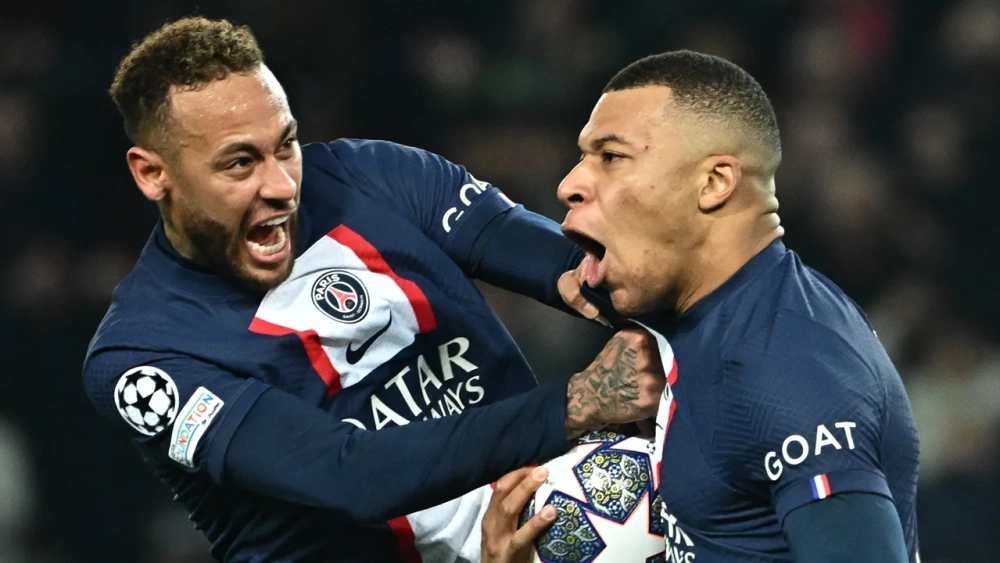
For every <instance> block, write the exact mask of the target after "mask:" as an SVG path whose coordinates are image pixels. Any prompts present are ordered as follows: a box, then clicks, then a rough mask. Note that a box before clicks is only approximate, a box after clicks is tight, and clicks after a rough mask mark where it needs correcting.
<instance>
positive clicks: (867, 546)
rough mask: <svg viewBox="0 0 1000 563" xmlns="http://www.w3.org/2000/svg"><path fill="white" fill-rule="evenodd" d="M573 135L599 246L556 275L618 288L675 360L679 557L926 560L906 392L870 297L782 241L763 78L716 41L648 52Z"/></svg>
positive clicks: (581, 215) (574, 284)
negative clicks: (699, 47) (867, 307)
mask: <svg viewBox="0 0 1000 563" xmlns="http://www.w3.org/2000/svg"><path fill="white" fill-rule="evenodd" d="M579 145H580V150H581V151H582V153H583V156H582V159H581V161H580V163H579V164H578V165H577V166H576V167H575V168H574V169H573V170H572V171H571V172H570V173H569V174H568V175H567V176H566V178H565V179H564V180H563V182H562V183H561V184H560V186H559V190H558V195H559V197H560V199H561V200H562V202H563V203H564V204H565V205H566V206H567V207H568V212H567V213H566V218H565V221H564V222H563V230H564V232H565V233H566V234H567V235H568V236H569V237H570V238H572V239H574V240H576V241H577V242H578V243H579V244H581V245H582V246H583V247H584V248H585V249H586V250H587V251H588V256H587V258H586V259H585V260H584V262H583V263H582V264H581V265H580V266H579V267H578V268H577V269H576V270H575V271H573V272H569V273H567V274H566V275H565V276H564V277H563V278H562V279H561V280H560V288H561V291H562V292H563V294H564V297H565V299H566V301H567V303H570V304H572V305H574V306H575V307H577V308H578V310H580V311H581V312H583V311H584V310H583V307H582V305H583V303H584V302H585V301H586V300H587V299H586V296H584V295H581V291H580V287H581V284H583V285H586V286H588V287H602V288H605V289H607V290H608V291H609V292H610V298H611V305H613V308H614V310H616V311H617V312H618V313H620V314H622V315H624V316H626V317H630V318H633V319H635V320H637V321H639V322H641V323H643V324H645V325H646V326H648V327H650V328H651V329H652V330H654V331H656V332H657V333H658V335H659V338H658V340H660V344H661V351H662V353H661V356H662V357H663V359H664V362H665V367H666V368H672V369H669V370H668V371H669V375H668V387H667V388H666V390H665V391H664V395H663V397H662V400H661V404H660V409H659V412H658V415H657V427H658V428H657V430H658V434H659V436H658V449H659V450H660V453H661V454H662V460H661V467H660V487H661V488H660V494H661V497H662V500H663V510H664V512H663V517H664V518H665V519H666V528H667V536H668V550H667V553H668V556H667V561H673V562H684V563H709V562H715V561H726V562H733V561H796V562H832V561H852V562H855V561H865V562H867V561H878V562H900V563H903V562H907V561H914V560H917V559H918V555H917V522H916V516H915V506H914V504H915V497H916V484H917V457H918V455H917V454H918V443H917V434H916V430H915V428H914V423H913V418H912V413H911V410H910V405H909V400H908V398H907V396H906V393H905V391H904V388H903V385H902V383H901V381H900V378H899V375H898V373H897V372H896V369H895V367H894V366H893V364H892V362H891V361H890V359H889V357H888V356H887V354H886V352H885V350H884V349H883V347H882V346H881V344H880V343H879V341H878V339H877V337H876V335H875V334H874V332H873V330H872V328H871V326H870V325H869V323H868V320H867V318H866V316H865V314H864V313H863V312H862V311H861V309H860V308H859V307H858V306H857V305H855V303H854V302H853V301H851V299H849V298H848V297H847V296H846V295H845V294H844V293H843V292H842V291H841V290H840V289H839V288H838V287H837V286H836V285H834V284H833V283H832V282H831V281H830V280H828V279H827V278H825V277H823V276H822V275H821V274H819V273H817V272H816V271H814V270H812V269H810V268H808V267H807V266H805V265H804V264H803V263H802V261H801V260H800V258H799V257H798V256H797V255H796V254H795V253H794V252H793V251H791V250H789V249H788V248H786V247H785V245H784V244H783V243H782V240H781V237H782V235H783V234H784V230H783V228H782V227H781V224H780V221H779V219H778V214H777V211H778V200H777V198H776V196H775V180H774V176H775V171H776V170H777V168H778V165H779V163H780V161H781V143H780V140H779V134H778V126H777V123H776V121H775V116H774V110H773V108H772V107H771V103H770V101H769V100H768V98H767V96H766V95H765V93H764V91H763V90H762V89H761V87H760V85H759V84H758V83H757V82H756V81H755V80H754V79H753V78H751V77H750V75H748V74H747V73H746V72H745V71H744V70H743V69H741V68H739V67H738V66H736V65H734V64H732V63H730V62H728V61H726V60H723V59H720V58H717V57H713V56H708V55H704V54H699V53H693V52H690V51H677V52H670V53H664V54H659V55H654V56H650V57H647V58H644V59H641V60H639V61H636V62H635V63H633V64H631V65H629V66H628V67H626V68H625V69H623V70H622V71H621V72H619V73H618V74H617V75H616V76H615V77H614V78H612V79H611V81H610V82H609V83H608V85H607V87H606V88H605V89H604V92H603V95H602V96H601V97H600V99H599V100H598V102H597V104H596V106H595V107H594V109H593V112H592V113H591V116H590V120H589V122H588V123H587V124H586V126H585V127H584V128H583V130H582V132H581V133H580V137H579ZM832 243H834V244H835V243H836V241H832ZM595 304H598V303H595ZM606 312H608V315H609V316H610V315H611V313H612V312H613V311H610V310H607V309H606ZM589 316H593V314H592V313H589ZM667 342H669V344H667ZM671 348H672V351H673V357H674V358H675V360H676V363H674V362H673V361H671V360H670V358H671Z"/></svg>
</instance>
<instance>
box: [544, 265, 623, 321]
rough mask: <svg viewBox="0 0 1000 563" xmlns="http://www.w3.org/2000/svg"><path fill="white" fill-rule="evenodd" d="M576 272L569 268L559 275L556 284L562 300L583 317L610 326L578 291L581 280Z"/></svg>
mask: <svg viewBox="0 0 1000 563" xmlns="http://www.w3.org/2000/svg"><path fill="white" fill-rule="evenodd" d="M578 269H579V268H578ZM576 272H577V270H570V271H569V272H565V273H563V275H561V276H559V283H558V284H557V285H558V287H559V295H561V296H562V298H563V302H565V303H566V305H568V306H569V307H570V308H571V309H573V310H574V311H576V312H577V313H580V315H581V316H583V318H585V319H590V320H596V321H598V322H601V323H602V324H604V325H606V326H610V325H609V324H608V321H607V320H605V319H604V317H602V316H601V312H600V311H599V310H598V309H597V307H596V306H595V305H594V304H593V303H591V302H590V301H587V299H586V298H585V297H584V296H583V294H582V293H580V285H581V282H580V281H579V279H578V276H577V273H576Z"/></svg>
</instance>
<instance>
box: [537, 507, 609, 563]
mask: <svg viewBox="0 0 1000 563" xmlns="http://www.w3.org/2000/svg"><path fill="white" fill-rule="evenodd" d="M545 504H551V505H553V506H555V507H556V508H557V509H559V518H557V519H556V521H555V523H553V524H552V526H550V527H549V528H548V529H547V530H545V532H543V533H542V536H541V537H540V538H539V540H540V541H539V543H540V544H541V545H542V546H543V547H542V548H541V549H540V550H539V556H540V557H541V559H542V561H545V563H590V562H591V561H593V560H594V559H596V558H597V556H598V555H599V554H600V553H601V552H602V551H604V547H605V544H604V541H603V540H601V537H600V536H599V535H598V534H597V530H596V529H594V524H593V523H592V522H591V521H590V517H589V516H587V513H586V511H584V510H583V508H581V507H580V504H579V503H578V502H577V501H575V500H574V499H571V498H569V497H568V496H566V495H564V494H562V493H560V492H558V491H555V492H553V493H552V496H550V497H549V500H548V501H547V502H546V503H545Z"/></svg>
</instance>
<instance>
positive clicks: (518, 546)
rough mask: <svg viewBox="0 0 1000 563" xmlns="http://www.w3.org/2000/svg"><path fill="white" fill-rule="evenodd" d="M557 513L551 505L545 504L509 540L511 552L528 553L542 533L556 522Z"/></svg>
mask: <svg viewBox="0 0 1000 563" xmlns="http://www.w3.org/2000/svg"><path fill="white" fill-rule="evenodd" d="M558 514H559V511H557V510H556V507H554V506H552V505H551V504H546V505H545V506H543V507H542V509H541V510H540V511H539V512H538V514H535V515H534V516H532V517H531V519H530V520H528V521H527V522H525V523H524V526H521V528H520V529H519V530H518V531H516V532H514V535H513V536H512V537H511V539H510V547H511V550H513V551H528V550H530V549H531V547H532V545H531V544H532V542H533V541H535V538H537V537H538V536H539V535H540V534H541V533H542V532H544V531H545V529H546V528H548V527H549V526H550V525H552V523H553V522H555V520H556V516H557V515H558Z"/></svg>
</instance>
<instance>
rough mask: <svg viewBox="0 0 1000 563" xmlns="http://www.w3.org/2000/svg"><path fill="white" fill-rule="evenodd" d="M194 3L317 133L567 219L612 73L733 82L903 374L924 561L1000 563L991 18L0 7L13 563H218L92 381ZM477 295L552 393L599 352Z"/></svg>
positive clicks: (0, 421)
mask: <svg viewBox="0 0 1000 563" xmlns="http://www.w3.org/2000/svg"><path fill="white" fill-rule="evenodd" d="M195 12H197V13H200V14H203V15H206V16H210V17H228V18H230V19H232V20H234V21H236V22H238V23H244V24H249V25H250V26H251V27H252V28H253V30H254V31H255V32H256V34H257V36H258V38H259V40H260V42H261V44H262V46H263V48H264V50H265V52H266V55H267V57H268V63H269V65H270V66H271V67H272V69H273V70H274V72H275V73H276V74H277V76H278V78H279V79H281V80H282V81H283V83H284V85H285V88H286V90H287V92H288V95H289V97H290V99H291V103H292V109H293V111H294V112H295V113H296V116H297V118H298V119H299V122H300V123H301V136H302V139H303V141H324V140H331V139H333V138H336V137H345V136H346V137H367V138H382V139H389V140H393V141H397V142H401V143H405V144H410V145H415V146H419V147H422V148H426V149H430V150H432V151H435V152H438V153H440V154H443V155H445V156H446V157H448V158H450V159H451V160H453V161H456V162H459V163H461V164H464V165H466V166H467V167H468V168H469V169H470V171H472V172H473V173H474V174H475V175H476V176H477V177H479V178H481V179H485V180H488V181H491V182H493V183H494V184H496V185H498V186H500V187H501V188H502V189H504V190H505V191H506V193H507V194H508V195H510V197H511V198H512V199H514V200H515V201H518V202H520V203H524V204H525V205H527V206H528V207H529V208H532V209H534V210H536V211H539V212H541V213H543V214H546V215H548V216H550V217H552V218H554V219H556V220H560V219H561V217H562V213H563V212H562V209H561V208H560V205H559V203H558V201H557V200H556V197H555V188H556V186H557V185H558V182H559V180H560V179H561V178H562V176H563V174H565V173H566V172H567V171H568V170H569V169H570V168H571V167H572V166H573V165H574V163H575V161H576V159H577V157H578V153H577V150H576V148H575V139H576V136H577V133H578V132H579V129H580V128H581V127H582V126H583V124H584V123H585V122H586V120H587V118H588V115H589V113H590V109H591V107H592V106H593V104H594V102H595V101H596V99H597V97H598V95H599V92H600V89H601V88H602V86H603V85H604V83H605V82H606V81H607V80H608V79H609V78H610V77H611V76H612V74H613V73H614V72H615V71H616V70H618V69H619V68H620V67H622V66H624V65H625V64H627V63H629V62H631V61H632V60H634V59H636V58H639V57H641V56H643V55H647V54H651V53H655V52H659V51H664V50H668V49H675V48H682V47H683V48H690V49H695V50H700V51H704V52H708V53H713V54H718V55H721V56H724V57H727V58H729V59H731V60H733V61H735V62H737V63H738V64H740V65H742V66H743V67H744V68H746V69H747V70H749V71H750V72H751V73H752V74H753V75H754V76H756V77H757V78H758V80H759V81H760V82H761V83H762V84H763V86H764V88H765V90H767V91H768V92H769V94H770V95H771V96H772V99H773V101H774V103H775V106H776V108H777V111H778V116H779V121H780V125H781V128H782V133H783V138H784V145H785V159H784V164H783V166H782V167H781V169H780V170H779V174H778V195H779V198H780V201H781V217H782V220H783V223H784V224H785V226H786V232H787V236H786V243H787V244H788V245H790V246H791V247H792V248H793V249H795V250H797V251H798V252H799V253H800V254H801V255H802V256H803V258H804V260H805V261H806V262H807V263H809V264H810V265H812V266H814V267H816V268H817V269H819V270H820V271H822V272H824V273H825V274H827V275H828V276H829V277H831V278H832V279H833V280H834V281H835V282H837V283H838V284H840V285H841V286H842V287H843V288H844V289H845V290H846V291H847V292H848V293H849V294H850V295H851V296H852V297H854V298H855V299H856V300H857V301H858V302H859V303H860V304H861V305H862V306H863V307H864V308H865V309H866V310H867V311H868V313H869V314H870V316H871V318H872V320H873V323H874V324H875V326H876V328H877V330H878V334H879V336H880V337H881V339H882V342H883V343H884V344H885V346H886V347H887V348H888V350H889V353H890V354H891V356H892V357H893V359H894V360H895V362H896V363H897V365H898V367H899V369H900V371H901V373H902V374H903V377H904V379H905V382H906V385H907V388H908V390H909V393H910V397H911V399H912V401H913V406H914V410H915V413H916V417H917V421H918V426H919V429H920V432H921V439H922V450H923V454H922V473H921V482H920V483H921V490H920V495H919V502H920V536H921V543H922V553H923V559H924V561H925V562H926V563H944V562H978V561H1000V534H998V533H997V532H996V530H1000V502H998V501H1000V479H997V478H996V477H997V476H998V471H997V470H998V459H997V453H996V452H997V447H996V446H997V444H998V440H997V438H998V434H997V430H998V428H1000V373H998V369H1000V363H998V362H1000V355H998V352H1000V348H998V336H1000V334H998V323H997V320H998V319H1000V291H998V287H1000V268H998V265H997V262H996V258H997V256H996V253H995V252H994V248H995V246H996V244H997V242H998V237H997V234H998V229H997V227H996V226H995V225H996V223H995V210H996V208H997V204H998V202H1000V191H998V189H997V187H996V185H995V184H996V179H995V178H996V174H995V172H996V171H997V162H998V149H1000V146H998V145H1000V143H998V140H1000V139H998V137H1000V136H998V133H997V130H998V126H1000V115H998V113H1000V109H998V108H1000V104H998V100H1000V2H998V1H997V0H954V1H951V2H943V1H913V0H910V1H904V0H770V1H757V2H753V1H749V2H748V1H745V0H715V1H705V2H693V1H691V2H687V1H684V2H682V1H666V0H659V1H654V0H635V1H628V0H619V1H614V2H611V1H603V2H596V1H593V0H513V1H508V2H500V3H497V2H470V1H468V0H462V1H420V2H409V1H403V0H398V1H388V0H370V1H368V2H346V1H318V0H317V1H309V2H307V1H301V0H300V1H294V0H293V1H289V2H282V3H279V2H265V1H262V0H239V1H236V0H228V1H219V2H213V3H207V2H206V3H201V4H198V3H194V2H188V1H183V0H146V1H142V2H139V1H132V2H123V1H121V0H101V1H100V2H69V1H66V0H0V196H2V197H3V199H4V201H5V202H6V204H5V205H4V206H3V210H2V211H0V213H2V218H3V219H2V221H0V237H2V238H0V240H5V241H7V243H6V244H3V245H0V257H2V260H3V264H4V267H3V270H2V275H0V289H2V290H0V310H2V312H3V323H2V327H3V328H2V331H3V333H2V334H3V338H0V347H2V348H0V358H2V362H3V364H2V366H3V367H2V370H0V563H13V562H29V561H30V562H44V563H55V562H78V561H79V562H89V561H95V562H97V561H122V562H140V563H168V562H169V563H180V562H186V563H195V562H202V561H208V559H207V556H206V555H205V553H206V548H205V542H204V540H203V539H202V538H201V537H200V536H199V535H198V534H197V533H195V532H194V531H193V530H192V526H191V524H190V522H189V521H188V520H187V519H186V517H185V515H184V514H182V513H180V512H179V511H178V510H177V509H176V508H174V507H173V506H172V504H171V503H170V495H169V494H168V493H167V491H166V490H165V488H163V487H162V486H161V485H160V484H159V483H158V482H157V481H156V480H155V478H154V477H153V476H152V474H151V472H150V471H148V470H146V468H145V467H144V466H142V465H141V463H140V460H139V456H138V453H137V451H136V450H134V449H133V448H132V446H131V445H130V444H129V443H128V442H127V440H126V435H125V434H124V433H119V432H117V431H116V427H115V426H114V425H112V424H111V423H110V422H108V421H104V420H102V419H99V418H98V417H97V416H96V414H95V413H94V411H93V410H92V408H91V407H90V405H89V404H88V403H87V402H86V399H85V397H84V394H83V391H82V386H81V381H80V367H81V360H82V358H83V355H84V351H85V349H86V346H87V343H88V340H89V339H90V337H91V335H92V333H93V330H94V329H95V328H96V326H97V324H98V322H99V321H100V319H101V317H102V315H103V313H104V311H105V308H106V307H107V304H108V300H109V294H110V292H111V290H112V289H113V288H114V286H115V284H116V283H117V282H118V281H119V280H120V279H121V278H122V277H123V276H124V275H125V273H126V272H127V271H128V269H129V268H130V267H131V264H132V263H133V262H134V260H135V258H136V256H137V253H138V251H139V249H140V248H141V246H142V244H143V243H144V241H145V240H146V237H147V234H148V232H149V229H150V227H151V226H152V224H153V222H154V220H155V208H154V207H153V206H152V205H151V204H148V203H147V202H146V201H145V200H143V198H142V196H141V195H140V193H139V191H138V190H137V189H136V188H135V187H134V185H133V183H132V179H131V177H130V175H129V174H128V172H127V170H126V167H125V159H124V155H125V150H126V149H127V148H128V144H127V141H126V138H125V136H124V134H123V132H122V128H121V124H120V120H119V118H118V116H117V114H116V113H115V110H114V107H113V105H112V103H111V102H110V100H109V99H108V97H107V96H106V94H105V90H106V88H107V86H108V85H109V83H110V81H111V76H112V72H113V70H114V67H115V65H116V63H117V62H118V60H119V59H120V58H121V57H122V56H123V55H124V54H125V53H126V52H127V50H128V48H129V45H130V43H131V42H133V41H135V40H138V39H140V38H141V37H142V36H143V35H144V34H146V33H148V32H150V31H152V30H153V29H155V28H156V27H158V26H159V25H161V24H162V23H164V22H166V21H167V20H172V19H176V18H177V17H180V16H183V15H188V14H191V13H195ZM483 289H484V292H486V293H487V295H488V296H489V298H490V300H491V301H492V302H493V303H494V304H495V305H496V306H497V308H498V309H499V311H500V312H501V315H502V316H503V318H504V320H505V321H506V322H507V323H508V326H509V328H510V330H511V332H512V333H513V334H514V336H515V338H516V339H517V340H518V342H519V343H520V344H521V345H522V346H523V348H524V350H525V353H526V354H527V356H528V358H529V359H530V360H531V361H532V363H533V365H534V366H535V367H536V369H537V372H538V373H539V375H540V377H545V375H546V374H548V373H564V372H566V371H568V370H577V369H579V368H581V367H583V366H584V365H586V363H587V361H588V360H589V359H590V358H592V357H593V354H594V353H595V352H596V349H597V347H598V346H599V345H600V339H601V337H602V335H601V333H599V332H598V331H595V330H594V329H592V328H591V327H589V326H587V325H585V324H584V323H582V322H580V321H576V320H572V319H569V318H567V317H562V316H560V315H558V314H556V313H552V312H550V311H548V310H546V309H544V308H543V307H540V306H538V305H535V304H533V303H528V302H526V301H524V300H523V299H521V298H519V297H514V296H512V295H509V294H507V293H503V292H500V291H498V290H495V289H492V288H489V287H484V288H483Z"/></svg>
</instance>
